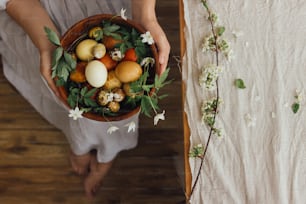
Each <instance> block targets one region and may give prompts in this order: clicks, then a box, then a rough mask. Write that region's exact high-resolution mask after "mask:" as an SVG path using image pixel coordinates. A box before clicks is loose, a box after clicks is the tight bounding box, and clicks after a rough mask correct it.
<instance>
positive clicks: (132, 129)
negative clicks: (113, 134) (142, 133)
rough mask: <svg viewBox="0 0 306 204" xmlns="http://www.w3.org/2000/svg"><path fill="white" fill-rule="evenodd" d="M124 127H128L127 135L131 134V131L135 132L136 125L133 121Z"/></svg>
mask: <svg viewBox="0 0 306 204" xmlns="http://www.w3.org/2000/svg"><path fill="white" fill-rule="evenodd" d="M124 126H125V127H128V131H127V132H128V133H129V132H131V131H133V132H135V130H136V123H135V122H134V121H132V122H130V123H128V124H126V125H124Z"/></svg>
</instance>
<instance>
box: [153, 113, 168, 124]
mask: <svg viewBox="0 0 306 204" xmlns="http://www.w3.org/2000/svg"><path fill="white" fill-rule="evenodd" d="M159 120H165V110H163V112H162V113H159V114H156V115H155V116H154V125H157V123H158V121H159Z"/></svg>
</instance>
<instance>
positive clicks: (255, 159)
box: [183, 0, 306, 204]
mask: <svg viewBox="0 0 306 204" xmlns="http://www.w3.org/2000/svg"><path fill="white" fill-rule="evenodd" d="M208 4H209V6H210V7H211V9H212V10H213V11H215V12H216V13H217V15H218V16H219V20H220V21H219V24H220V25H224V26H225V27H226V31H225V38H226V39H227V40H228V41H229V42H230V43H231V47H232V49H233V51H234V59H233V60H232V62H231V63H223V62H224V61H223V60H222V61H221V62H222V64H224V72H223V73H222V74H221V76H220V78H219V86H220V97H221V99H222V100H223V102H224V103H223V104H222V105H221V108H220V113H219V115H218V117H217V123H216V126H217V127H219V128H222V129H223V130H224V135H223V137H222V138H219V137H217V136H213V138H212V141H211V143H210V146H209V148H208V153H207V157H206V159H205V161H204V167H203V169H202V171H201V175H200V180H199V183H198V185H197V187H196V189H195V192H194V194H193V196H192V198H191V203H194V204H202V203H206V204H217V203H226V204H239V203H241V204H245V203H248V204H253V203H254V204H255V203H273V204H291V203H296V204H302V203H305V201H306V126H305V122H306V112H305V101H304V100H302V102H301V108H300V110H299V111H298V112H297V114H294V113H293V111H292V110H291V105H292V104H293V103H294V102H295V101H296V99H295V98H294V97H295V95H296V89H298V90H300V91H301V92H302V94H305V90H304V88H305V87H306V75H305V69H306V67H305V62H306V47H305V45H306V38H305V33H306V22H305V17H306V13H305V10H306V2H305V1H303V0H292V1H290V2H289V1H276V0H269V1H268V0H258V1H244V0H231V1H208ZM184 10H185V12H184V19H185V21H186V27H185V30H184V31H185V36H186V45H187V49H186V53H185V56H184V58H183V80H184V83H185V84H186V89H187V90H186V98H187V99H186V102H185V111H186V113H187V115H188V123H189V126H190V130H191V135H190V141H191V147H193V146H194V145H197V144H199V143H202V144H205V143H206V141H207V137H208V129H207V128H206V126H205V125H203V124H202V123H201V111H200V106H201V104H202V102H203V101H205V100H207V99H209V96H211V95H212V94H209V93H208V92H207V91H205V90H203V88H201V87H200V86H199V83H198V76H199V73H200V69H201V68H202V67H203V66H204V65H206V64H208V63H210V62H212V60H213V57H209V55H206V54H204V53H202V52H201V44H202V41H203V39H204V37H206V36H207V35H208V34H210V27H209V26H210V25H209V23H208V22H207V20H206V19H207V12H206V11H205V9H204V7H203V6H202V4H201V1H200V0H184ZM237 78H241V79H243V80H244V82H245V84H246V89H238V88H236V87H235V86H234V85H233V82H234V80H235V79H237ZM190 165H191V170H192V176H193V182H194V179H195V176H196V174H197V171H198V168H199V166H200V159H193V158H190Z"/></svg>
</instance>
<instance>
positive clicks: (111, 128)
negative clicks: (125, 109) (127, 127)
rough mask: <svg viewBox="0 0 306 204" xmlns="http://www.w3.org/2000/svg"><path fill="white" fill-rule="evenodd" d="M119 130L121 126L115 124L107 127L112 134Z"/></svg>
mask: <svg viewBox="0 0 306 204" xmlns="http://www.w3.org/2000/svg"><path fill="white" fill-rule="evenodd" d="M117 130H119V128H118V127H116V126H114V125H112V126H110V127H109V128H108V129H107V133H108V134H112V133H113V132H116V131H117Z"/></svg>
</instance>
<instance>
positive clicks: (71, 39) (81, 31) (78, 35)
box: [58, 14, 159, 122]
mask: <svg viewBox="0 0 306 204" xmlns="http://www.w3.org/2000/svg"><path fill="white" fill-rule="evenodd" d="M103 20H110V21H111V22H113V23H116V24H118V25H121V26H126V27H133V28H135V29H136V30H137V31H138V32H139V33H145V32H146V31H145V30H144V29H143V28H142V27H141V26H140V25H138V24H137V23H135V22H134V21H132V20H129V19H128V20H124V19H122V18H121V17H120V16H114V15H109V14H98V15H94V16H90V17H88V18H85V19H83V20H81V21H79V22H77V23H76V24H74V25H73V26H72V27H71V28H70V29H69V30H68V31H66V33H65V34H64V35H63V36H62V37H61V45H62V47H63V48H64V49H65V50H67V51H71V50H73V49H74V48H75V46H76V45H77V44H78V42H80V41H81V40H83V39H85V38H86V37H87V33H88V31H89V30H90V29H91V28H93V27H95V26H98V25H101V22H102V21H103ZM150 47H151V52H152V55H153V56H152V57H153V58H154V59H155V62H158V53H157V49H156V47H155V45H154V44H153V45H151V46H150ZM158 66H159V64H158V63H155V67H154V73H150V76H151V77H154V75H155V73H156V70H157V69H158ZM58 89H59V92H60V97H61V100H62V102H63V103H64V104H65V105H66V106H67V107H69V108H71V107H70V106H69V104H68V102H67V98H68V93H67V90H66V88H65V87H64V86H59V87H58ZM139 111H140V106H138V107H136V108H134V109H132V110H131V111H129V112H126V113H122V114H120V115H118V116H101V115H98V114H95V113H91V112H88V113H84V114H83V116H84V117H86V118H89V119H92V120H96V121H105V122H107V121H120V120H124V119H127V118H129V117H132V116H133V115H135V114H137V113H138V112H139Z"/></svg>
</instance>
